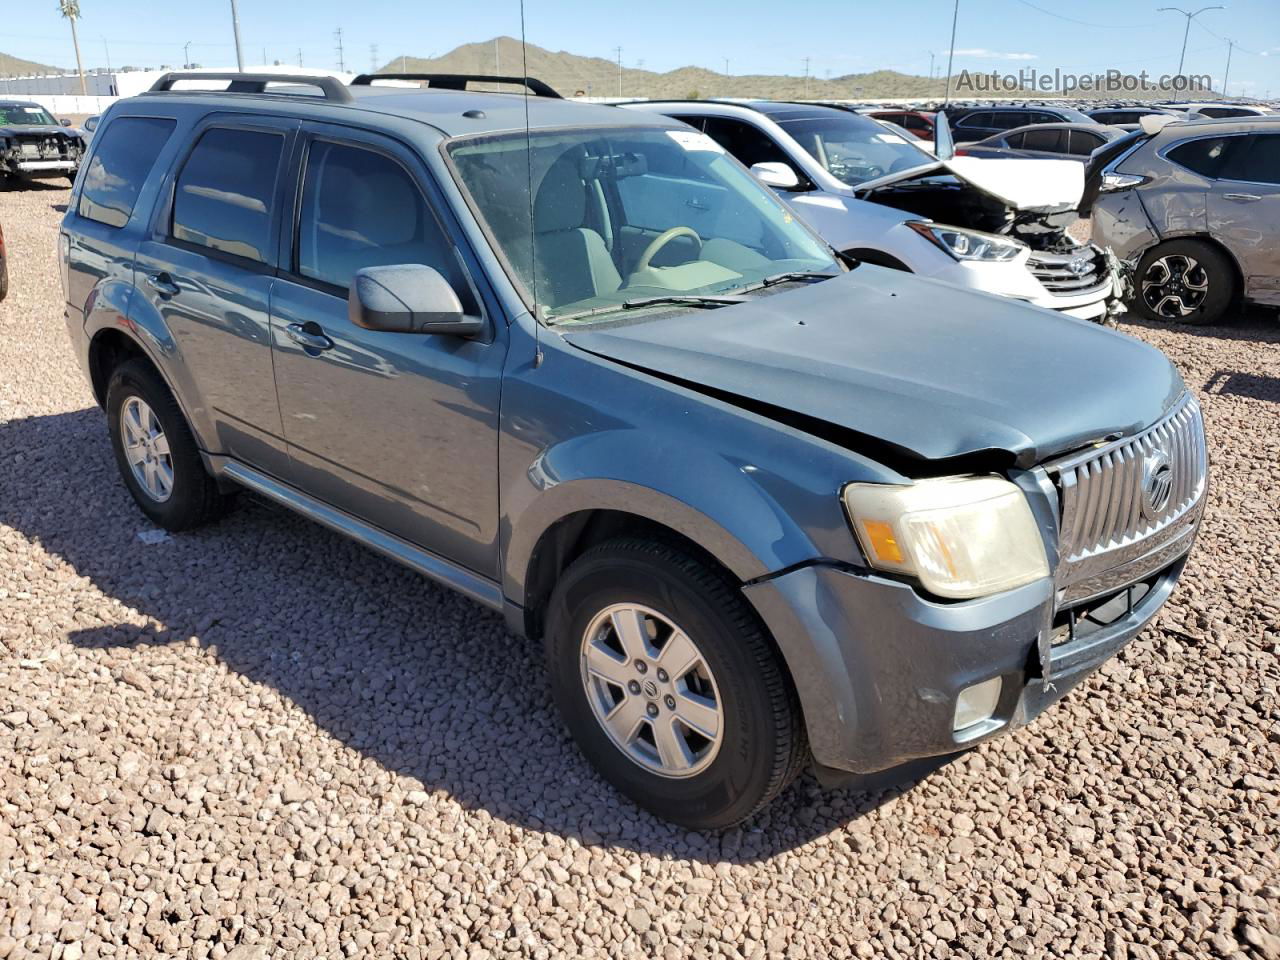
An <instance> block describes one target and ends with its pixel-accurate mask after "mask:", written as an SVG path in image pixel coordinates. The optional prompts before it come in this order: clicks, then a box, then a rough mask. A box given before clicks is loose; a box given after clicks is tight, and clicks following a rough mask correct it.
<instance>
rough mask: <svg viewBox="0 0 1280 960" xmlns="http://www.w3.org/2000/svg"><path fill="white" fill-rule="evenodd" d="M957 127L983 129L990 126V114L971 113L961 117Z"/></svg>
mask: <svg viewBox="0 0 1280 960" xmlns="http://www.w3.org/2000/svg"><path fill="white" fill-rule="evenodd" d="M956 126H957V127H964V128H967V129H970V130H973V129H978V130H985V129H987V128H989V127H991V126H992V123H991V114H989V113H971V114H969V115H968V116H967V117H961V118H960V122H959V123H957V124H956Z"/></svg>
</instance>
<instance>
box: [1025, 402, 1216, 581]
mask: <svg viewBox="0 0 1280 960" xmlns="http://www.w3.org/2000/svg"><path fill="white" fill-rule="evenodd" d="M1046 470H1047V471H1048V473H1049V475H1050V476H1051V477H1052V478H1053V479H1054V480H1055V481H1056V482H1057V486H1058V495H1059V498H1060V500H1061V514H1060V527H1059V537H1058V554H1059V558H1058V575H1057V581H1058V586H1059V588H1060V590H1062V591H1063V593H1062V594H1061V596H1060V600H1074V599H1083V598H1084V597H1086V596H1089V595H1091V591H1098V590H1102V589H1107V588H1114V587H1115V586H1118V585H1119V584H1116V583H1114V580H1115V579H1116V577H1115V576H1108V575H1107V574H1108V573H1109V572H1111V571H1115V570H1117V569H1122V570H1123V573H1122V574H1121V579H1123V577H1124V576H1126V575H1130V574H1132V575H1134V576H1137V575H1140V574H1141V573H1142V572H1144V571H1142V570H1141V569H1140V567H1141V566H1142V565H1144V564H1145V565H1150V564H1156V563H1159V564H1161V565H1163V564H1165V563H1167V562H1168V560H1169V559H1170V557H1169V556H1168V555H1167V554H1168V553H1170V552H1177V551H1178V550H1182V551H1185V549H1188V548H1189V547H1190V536H1191V535H1192V534H1193V533H1194V530H1193V529H1187V527H1188V524H1194V522H1195V521H1196V520H1198V517H1199V511H1200V508H1201V506H1202V503H1201V501H1202V499H1203V495H1204V491H1205V486H1206V482H1207V472H1208V453H1207V451H1206V448H1205V436H1204V421H1203V419H1202V418H1201V415H1200V406H1199V404H1198V403H1196V401H1195V399H1194V398H1193V397H1192V396H1191V395H1190V394H1186V395H1184V396H1183V398H1182V399H1181V400H1180V401H1179V402H1178V403H1177V404H1176V405H1175V407H1174V409H1173V411H1172V412H1171V413H1169V414H1168V415H1167V416H1166V417H1165V418H1164V419H1163V420H1161V421H1160V422H1159V423H1157V424H1155V425H1154V426H1152V427H1149V428H1148V429H1146V430H1144V431H1143V432H1142V433H1140V434H1138V435H1137V436H1136V437H1130V438H1127V439H1124V440H1118V441H1116V442H1114V443H1111V444H1107V445H1105V446H1102V447H1096V448H1093V449H1090V450H1086V451H1082V452H1080V453H1077V454H1073V455H1072V456H1070V457H1065V458H1063V459H1061V460H1058V461H1056V462H1054V463H1050V464H1047V465H1046ZM1166 491H1167V494H1166ZM1184 521H1186V523H1184ZM1162 547H1167V548H1168V549H1167V551H1166V552H1165V553H1162V552H1161V548H1162ZM1134 576H1131V577H1130V579H1133V578H1134ZM1071 588H1074V589H1071Z"/></svg>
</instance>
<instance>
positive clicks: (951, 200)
mask: <svg viewBox="0 0 1280 960" xmlns="http://www.w3.org/2000/svg"><path fill="white" fill-rule="evenodd" d="M622 106H623V107H625V108H626V109H630V110H640V111H651V112H655V113H660V114H663V115H664V116H668V117H674V118H676V119H679V120H682V121H684V122H685V123H688V124H689V125H690V126H693V127H694V128H696V129H698V130H701V131H702V132H703V133H705V134H706V135H707V136H708V137H710V138H711V139H712V140H714V141H715V142H716V143H718V144H719V145H720V146H721V147H723V148H724V149H725V150H726V151H727V152H729V153H730V154H732V155H733V156H735V157H736V158H737V159H738V160H739V161H741V162H742V163H743V164H745V165H746V166H748V167H750V168H751V170H752V172H753V173H755V174H756V176H757V177H758V178H760V179H761V180H762V181H763V182H765V183H767V184H769V185H770V186H772V187H773V188H774V189H775V190H777V191H778V192H779V193H780V194H782V196H784V197H785V198H786V199H787V201H788V202H789V203H790V204H791V205H792V206H793V207H794V209H795V210H796V211H797V212H799V213H800V214H801V215H802V216H803V217H804V219H805V220H806V221H808V222H809V223H810V225H812V226H813V227H814V228H815V229H816V230H817V231H818V232H819V233H821V234H822V236H823V237H824V238H825V239H826V241H827V242H828V243H830V244H831V245H832V246H833V247H835V248H836V249H837V250H840V251H841V252H844V253H848V254H850V255H851V256H854V257H857V258H858V259H860V260H862V261H864V262H867V263H875V264H879V265H881V266H887V267H893V268H896V269H900V270H908V271H910V272H912V273H916V274H920V275H921V276H926V277H933V278H936V279H939V280H946V281H949V282H951V283H955V284H958V285H960V286H964V287H969V288H972V289H977V290H982V291H985V292H987V293H993V294H999V295H1002V296H1006V297H1012V298H1014V299H1018V300H1024V301H1027V302H1030V303H1033V304H1036V305H1038V306H1042V307H1048V308H1050V309H1053V310H1058V311H1061V312H1063V313H1066V314H1069V315H1071V316H1073V317H1078V318H1080V319H1086V320H1102V319H1104V318H1106V317H1107V316H1108V315H1109V314H1111V313H1119V312H1123V309H1124V308H1123V306H1122V305H1121V301H1120V297H1119V293H1120V290H1119V283H1118V282H1117V278H1116V276H1115V270H1116V267H1115V261H1114V258H1112V257H1110V256H1109V255H1108V254H1107V253H1106V252H1104V251H1103V250H1102V249H1101V248H1099V247H1097V246H1094V245H1091V244H1084V243H1080V242H1078V241H1076V240H1074V239H1072V238H1071V237H1070V235H1069V234H1068V233H1067V228H1068V227H1069V226H1070V225H1071V224H1072V223H1074V222H1075V221H1076V220H1078V219H1079V214H1078V213H1077V208H1078V207H1079V206H1080V204H1081V198H1082V196H1083V195H1084V193H1085V167H1084V165H1082V164H1080V163H1078V162H1075V161H1071V160H1023V159H1013V160H990V159H978V158H972V157H952V156H951V153H952V151H951V144H950V138H949V135H947V134H946V125H945V121H944V120H942V119H941V117H940V118H939V131H940V132H939V134H938V136H939V138H940V141H941V140H943V139H945V141H946V142H939V143H938V144H937V149H938V156H936V157H935V156H933V155H931V154H929V153H927V152H925V151H924V150H922V149H920V148H919V147H918V146H916V145H915V143H913V142H911V140H910V139H909V138H907V137H905V136H902V135H900V134H898V133H897V132H895V131H894V130H893V129H892V128H891V127H889V126H887V125H885V124H882V123H880V122H879V121H877V120H874V119H872V118H870V117H864V116H860V115H859V114H857V113H854V112H851V111H848V110H844V109H841V108H838V107H827V106H820V105H816V104H798V103H781V102H773V101H754V102H732V103H730V102H721V101H714V100H695V101H662V102H658V101H649V102H638V103H627V104H623V105H622ZM672 189H673V190H677V191H679V190H682V189H683V190H684V191H685V192H687V193H689V194H690V195H689V196H688V197H687V198H686V200H685V203H686V205H687V206H689V207H690V208H691V209H692V210H694V211H696V210H697V209H698V206H697V205H698V203H699V200H698V198H697V196H696V194H697V185H696V184H695V183H692V182H690V183H689V184H688V185H687V186H686V185H683V181H681V180H680V179H679V178H677V177H673V178H672Z"/></svg>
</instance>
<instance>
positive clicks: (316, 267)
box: [297, 141, 467, 305]
mask: <svg viewBox="0 0 1280 960" xmlns="http://www.w3.org/2000/svg"><path fill="white" fill-rule="evenodd" d="M297 250H298V256H297V272H298V273H299V274H301V275H302V276H304V277H307V278H309V279H312V280H318V281H320V282H321V283H327V284H331V285H333V286H335V287H343V288H346V287H348V286H350V284H351V279H352V277H354V276H355V274H356V271H357V270H360V269H362V268H364V267H378V266H389V265H391V264H401V263H418V264H425V265H426V266H429V267H434V268H435V269H436V270H438V271H440V273H441V274H443V275H444V277H445V278H446V279H447V280H449V281H450V283H452V285H453V288H454V289H455V290H457V291H458V292H459V294H460V295H461V294H462V293H463V291H465V290H466V289H467V286H466V284H465V283H463V282H461V281H462V277H461V269H460V267H459V266H458V261H457V257H456V255H455V253H454V250H453V247H452V245H451V244H450V243H449V240H448V238H447V237H446V236H445V234H444V232H443V231H442V230H441V229H440V226H439V223H438V222H437V221H436V219H435V217H434V216H433V215H432V213H431V211H430V210H429V209H428V208H427V204H426V201H425V200H424V199H423V196H422V193H421V191H420V190H419V189H418V186H417V184H415V183H414V182H413V179H412V178H411V177H410V176H409V174H408V172H407V171H406V170H405V169H404V168H403V167H402V166H400V164H399V163H397V162H396V161H395V160H392V159H391V158H390V157H388V156H385V155H384V154H381V153H375V152H374V151H372V150H366V149H363V148H361V147H353V146H349V145H347V144H341V143H331V142H328V141H316V142H315V143H313V144H312V146H311V150H310V154H309V156H308V159H307V173H306V178H305V180H304V182H303V188H302V213H301V216H300V217H299V219H298V246H297ZM466 302H467V300H466V297H465V296H464V298H463V303H464V305H466Z"/></svg>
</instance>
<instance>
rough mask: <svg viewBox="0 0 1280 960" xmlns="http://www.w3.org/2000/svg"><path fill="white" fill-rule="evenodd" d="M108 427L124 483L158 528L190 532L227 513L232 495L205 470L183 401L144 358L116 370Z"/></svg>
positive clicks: (110, 389) (109, 399) (109, 390)
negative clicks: (219, 486)
mask: <svg viewBox="0 0 1280 960" xmlns="http://www.w3.org/2000/svg"><path fill="white" fill-rule="evenodd" d="M107 428H108V430H109V431H110V433H111V446H112V448H113V449H114V450H115V454H116V464H117V465H118V466H119V468H120V476H121V477H122V478H123V479H124V483H125V486H126V487H128V488H129V492H130V493H131V494H133V499H134V500H135V501H137V504H138V506H139V507H141V508H142V512H143V513H145V514H146V515H147V516H148V517H150V518H151V520H152V521H153V522H154V523H155V524H156V525H157V526H160V527H163V528H164V529H166V530H174V531H176V530H188V529H190V528H191V527H196V526H199V525H200V524H202V523H207V522H208V521H210V520H213V519H216V518H217V517H219V516H221V515H222V514H223V513H224V512H225V510H226V508H227V506H228V503H229V498H228V497H227V496H226V495H225V494H223V493H221V492H220V491H219V490H218V485H217V484H216V483H215V482H214V480H213V478H212V477H211V476H209V474H208V473H207V472H206V471H205V468H204V463H203V462H202V461H201V459H200V452H199V450H198V449H197V448H196V443H195V439H194V438H193V437H192V435H191V428H190V427H188V426H187V421H186V418H185V417H184V416H183V415H182V410H181V409H180V408H179V407H178V402H177V401H176V400H174V398H173V394H171V393H170V392H169V388H168V387H167V386H166V385H165V383H164V381H163V380H161V379H160V377H159V376H158V375H157V374H156V372H155V370H154V369H152V367H151V366H150V365H149V364H147V363H146V362H145V361H143V360H128V361H126V362H125V363H122V364H121V365H120V366H118V367H117V368H116V369H115V370H114V371H113V372H112V374H111V380H110V382H109V383H108V385H107Z"/></svg>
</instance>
